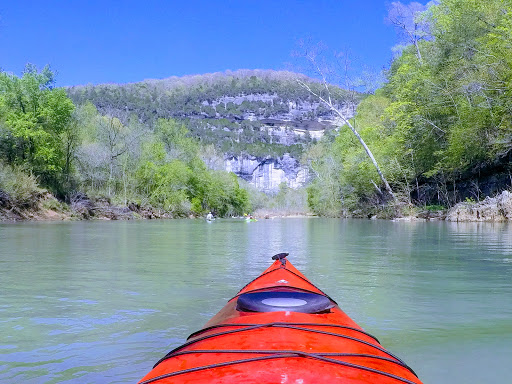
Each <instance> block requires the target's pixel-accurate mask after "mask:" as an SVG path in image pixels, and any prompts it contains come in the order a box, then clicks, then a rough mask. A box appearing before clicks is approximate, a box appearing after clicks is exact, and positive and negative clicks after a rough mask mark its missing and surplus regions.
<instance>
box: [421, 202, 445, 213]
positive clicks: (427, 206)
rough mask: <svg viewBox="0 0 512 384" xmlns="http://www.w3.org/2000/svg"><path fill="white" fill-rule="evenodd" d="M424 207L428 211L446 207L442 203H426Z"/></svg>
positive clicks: (442, 209) (440, 209) (441, 209)
mask: <svg viewBox="0 0 512 384" xmlns="http://www.w3.org/2000/svg"><path fill="white" fill-rule="evenodd" d="M425 209H426V210H427V211H430V212H437V211H444V210H445V209H446V207H444V206H442V205H437V204H433V205H426V206H425Z"/></svg>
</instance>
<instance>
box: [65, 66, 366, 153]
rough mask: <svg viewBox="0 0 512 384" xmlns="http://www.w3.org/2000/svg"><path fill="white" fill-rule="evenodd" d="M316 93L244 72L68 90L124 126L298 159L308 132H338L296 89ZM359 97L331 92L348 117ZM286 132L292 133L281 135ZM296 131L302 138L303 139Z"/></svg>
mask: <svg viewBox="0 0 512 384" xmlns="http://www.w3.org/2000/svg"><path fill="white" fill-rule="evenodd" d="M297 79H301V80H304V81H307V82H308V83H310V84H311V86H312V87H313V88H314V89H315V90H320V89H321V87H322V84H321V83H319V82H316V81H313V80H312V79H308V78H307V77H306V76H304V75H300V74H296V73H292V72H285V71H270V70H266V71H263V70H238V71H234V72H231V71H227V72H224V73H214V74H205V75H196V76H185V77H171V78H168V79H163V80H146V81H142V82H139V83H133V84H121V85H118V84H100V85H95V86H93V85H86V86H77V87H71V88H69V89H67V93H68V95H69V97H70V98H71V99H72V100H73V102H74V103H75V104H77V105H82V104H84V103H86V102H91V103H92V104H93V105H94V106H96V108H97V109H98V111H99V112H100V113H103V114H109V115H114V116H116V117H118V118H120V119H121V120H122V121H126V120H127V119H129V118H130V116H136V118H137V119H138V120H139V122H141V123H143V124H146V125H148V126H151V125H152V124H153V123H154V122H155V121H156V120H158V119H159V118H173V119H178V120H179V121H181V122H183V123H184V124H185V125H186V126H187V128H188V129H189V130H190V132H191V135H192V136H194V137H197V138H198V139H199V140H200V141H201V142H202V143H203V144H214V145H215V147H216V148H217V150H219V151H220V152H222V153H225V154H231V155H234V154H242V153H245V154H251V155H256V156H274V157H278V156H282V155H283V154H284V153H287V152H288V153H292V154H293V155H295V156H296V157H298V156H300V154H301V152H302V149H303V147H304V145H305V144H308V143H310V142H311V141H312V138H311V135H310V134H309V131H324V130H331V129H332V128H333V126H332V121H333V119H334V115H333V113H332V111H330V110H329V109H328V108H326V107H325V106H324V105H323V104H322V103H320V102H319V100H318V99H317V98H316V97H314V96H313V95H312V94H311V93H310V92H308V91H307V90H306V89H304V88H303V87H301V86H300V85H299V84H298V83H297ZM360 97H361V95H359V94H357V93H354V92H348V91H345V90H343V89H341V88H337V87H333V98H334V100H335V103H336V104H337V105H338V106H339V108H340V109H342V110H345V111H346V112H347V114H349V115H350V116H351V115H352V114H353V110H354V108H355V105H356V103H357V102H358V101H359V99H360ZM279 126H283V127H285V131H286V132H284V133H283V132H279V133H276V132H275V128H274V127H279ZM294 130H299V131H303V132H304V133H305V134H304V135H297V134H295V133H294Z"/></svg>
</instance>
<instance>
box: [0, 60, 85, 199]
mask: <svg viewBox="0 0 512 384" xmlns="http://www.w3.org/2000/svg"><path fill="white" fill-rule="evenodd" d="M53 84H54V73H53V72H52V71H51V70H50V67H49V66H46V67H44V68H43V69H42V70H41V71H38V69H37V68H36V67H35V66H34V65H31V64H27V66H26V67H25V70H24V71H23V74H22V76H21V78H20V77H17V76H15V75H14V74H11V73H6V72H1V73H0V124H1V125H2V127H3V131H4V135H3V137H2V138H1V139H0V140H2V141H3V146H2V147H3V148H4V150H5V151H6V153H5V154H4V155H5V157H6V158H7V160H8V161H9V162H10V163H12V164H24V165H26V166H28V167H29V168H30V169H31V170H32V171H33V172H34V173H35V174H36V175H37V176H38V177H39V180H40V182H41V183H42V184H43V185H44V186H46V187H49V188H51V189H52V190H54V191H55V192H59V193H61V192H62V183H63V180H65V179H66V176H67V174H68V173H69V172H70V166H69V164H68V160H69V158H68V157H67V149H66V146H65V136H66V135H68V134H69V133H70V130H71V129H72V127H71V125H70V122H71V116H72V113H73V110H74V108H75V107H74V105H73V103H72V101H71V100H70V99H69V98H68V97H67V95H66V92H65V91H64V90H63V89H55V88H53Z"/></svg>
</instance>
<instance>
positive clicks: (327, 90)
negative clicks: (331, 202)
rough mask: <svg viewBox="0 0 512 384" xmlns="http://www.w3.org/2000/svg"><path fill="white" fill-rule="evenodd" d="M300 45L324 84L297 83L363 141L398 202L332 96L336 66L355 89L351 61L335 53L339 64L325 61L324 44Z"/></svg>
mask: <svg viewBox="0 0 512 384" xmlns="http://www.w3.org/2000/svg"><path fill="white" fill-rule="evenodd" d="M299 47H300V49H301V50H300V52H299V53H296V55H299V56H300V57H303V58H304V59H306V60H307V62H308V63H309V64H310V68H311V70H312V71H313V72H314V74H315V75H316V76H317V77H319V78H320V82H321V85H322V86H321V88H320V90H317V89H316V88H315V89H313V88H312V86H311V83H309V82H307V81H305V80H304V79H301V78H297V80H296V81H297V83H298V84H299V85H300V86H301V87H303V88H304V89H306V90H307V91H308V92H309V93H310V94H312V95H313V96H315V97H316V98H318V100H319V101H320V102H321V103H322V104H324V105H325V106H326V107H327V108H329V110H330V111H332V112H333V113H334V114H335V115H336V116H337V118H338V119H339V120H340V122H341V123H342V125H343V124H344V125H347V126H348V127H349V128H350V130H351V131H352V133H353V134H354V135H355V136H356V138H357V140H359V143H361V145H362V146H363V148H364V150H365V152H366V154H367V155H368V157H369V158H370V160H371V162H372V163H373V166H374V167H375V169H376V170H377V173H378V174H379V177H380V179H381V181H382V183H383V184H384V186H385V188H386V191H387V192H388V193H389V195H390V196H391V197H392V198H393V200H394V201H395V202H396V201H397V198H396V197H395V195H394V193H393V190H392V189H391V186H390V185H389V183H388V181H387V179H386V178H385V177H384V174H383V173H382V170H381V169H380V167H379V164H378V163H377V160H375V157H374V156H373V153H372V151H371V150H370V148H369V147H368V145H366V143H365V141H364V140H363V138H362V137H361V135H360V134H359V132H358V131H357V129H356V127H355V124H352V123H351V122H350V120H349V118H348V117H346V116H345V114H344V113H343V112H342V110H341V106H340V105H338V104H336V103H335V101H334V100H333V98H332V90H333V85H332V84H330V83H329V82H328V81H327V79H328V76H329V75H330V74H333V75H334V76H335V77H338V78H339V76H340V73H339V71H338V72H337V71H336V68H343V73H342V74H341V75H342V76H343V77H344V78H345V79H344V83H345V84H346V86H349V87H350V88H352V91H353V87H351V84H352V82H350V81H349V78H350V76H349V74H348V72H349V71H348V65H349V61H348V58H347V56H346V55H340V54H335V57H334V58H335V59H336V60H334V63H337V64H334V63H332V62H328V61H325V60H323V59H322V57H321V55H320V53H321V52H322V51H323V50H325V48H326V47H325V46H323V45H322V44H317V45H315V46H313V47H311V46H308V45H307V44H305V43H304V42H299ZM339 58H343V61H342V62H341V63H340V62H339ZM352 93H354V92H352ZM377 189H378V188H377Z"/></svg>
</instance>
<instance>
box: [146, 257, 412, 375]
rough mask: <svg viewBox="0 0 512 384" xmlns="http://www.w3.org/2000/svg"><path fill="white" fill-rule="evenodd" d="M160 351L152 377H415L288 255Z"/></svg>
mask: <svg viewBox="0 0 512 384" xmlns="http://www.w3.org/2000/svg"><path fill="white" fill-rule="evenodd" d="M276 256H280V257H276V261H275V262H274V263H273V264H272V265H271V266H270V267H269V268H268V269H267V270H266V271H265V272H263V273H262V274H261V275H260V276H259V277H257V278H256V279H254V280H253V281H251V282H250V283H249V284H247V285H246V286H245V287H244V288H242V290H241V291H240V292H239V293H238V294H237V295H236V296H235V297H233V298H232V299H231V300H229V302H228V303H227V304H226V306H225V307H224V308H223V309H222V310H221V311H220V312H219V313H217V314H216V315H215V316H214V317H213V318H212V319H211V320H210V321H209V322H208V323H207V324H206V325H205V326H204V328H203V329H201V330H199V331H197V332H195V333H193V334H192V335H190V336H189V338H188V339H187V342H186V343H184V344H183V345H181V346H179V347H177V348H175V349H173V350H172V351H170V352H169V353H168V354H167V355H166V356H164V357H163V358H162V359H160V360H159V361H158V362H157V363H156V365H155V366H154V368H153V370H152V371H150V372H149V373H148V374H147V375H146V376H145V377H144V378H143V379H142V380H141V381H140V382H139V384H149V383H159V384H163V383H226V384H228V383H241V382H243V383H258V384H264V383H299V384H306V383H319V382H329V383H331V382H338V383H348V384H361V383H376V382H378V383H383V384H386V383H390V384H391V383H409V384H410V383H414V384H421V381H419V379H418V378H417V377H416V374H415V373H414V371H413V370H412V369H411V368H409V367H408V366H407V365H406V364H405V363H404V362H403V361H402V360H400V359H399V358H398V357H397V356H395V355H393V354H391V353H390V352H388V351H387V350H386V349H384V348H383V347H382V346H381V345H380V343H379V341H378V340H377V339H376V338H375V337H374V336H372V335H370V334H369V333H366V332H365V331H364V330H363V329H361V327H359V326H358V325H357V324H356V323H355V322H354V321H353V320H352V319H351V318H350V317H349V316H347V315H346V314H345V313H344V312H343V311H342V310H341V309H340V308H339V307H338V306H337V304H336V302H335V301H334V300H332V299H331V298H330V297H329V296H327V295H326V294H325V293H323V292H322V291H321V290H320V289H318V288H317V287H316V286H314V285H313V284H312V283H311V282H310V281H309V280H308V279H307V278H306V277H305V276H304V275H302V274H301V273H300V272H299V271H298V270H297V269H295V267H293V265H292V264H291V263H290V262H289V261H287V260H286V259H285V257H286V254H280V255H276Z"/></svg>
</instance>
